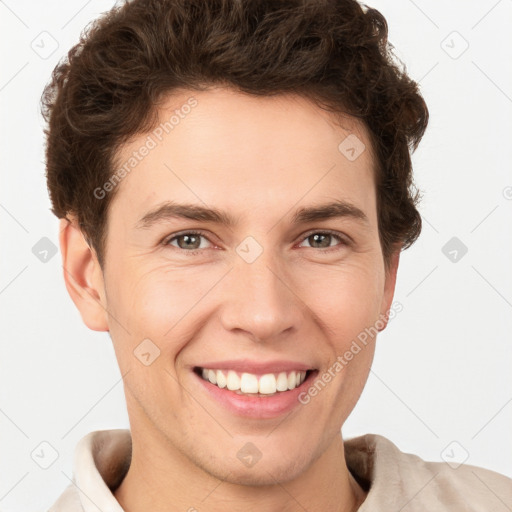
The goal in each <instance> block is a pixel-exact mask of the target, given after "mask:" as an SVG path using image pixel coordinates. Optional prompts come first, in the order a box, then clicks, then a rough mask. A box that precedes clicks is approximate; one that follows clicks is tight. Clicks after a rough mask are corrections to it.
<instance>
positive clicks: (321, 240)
mask: <svg viewBox="0 0 512 512" xmlns="http://www.w3.org/2000/svg"><path fill="white" fill-rule="evenodd" d="M303 240H304V241H308V243H309V244H310V246H311V247H312V248H313V249H329V248H331V247H337V246H347V245H349V244H350V243H349V241H348V240H346V239H345V238H344V237H342V236H341V235H340V234H338V233H335V232H333V231H315V232H312V233H308V234H306V236H305V238H303ZM333 240H337V241H338V242H339V243H338V244H336V245H334V246H333V245H331V242H332V241H333ZM299 247H300V246H299ZM324 252H330V251H324Z"/></svg>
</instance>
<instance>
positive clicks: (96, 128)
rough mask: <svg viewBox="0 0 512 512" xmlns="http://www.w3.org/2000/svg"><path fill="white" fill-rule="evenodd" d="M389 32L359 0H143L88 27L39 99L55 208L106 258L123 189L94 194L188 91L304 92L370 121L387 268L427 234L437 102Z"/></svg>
mask: <svg viewBox="0 0 512 512" xmlns="http://www.w3.org/2000/svg"><path fill="white" fill-rule="evenodd" d="M393 51H394V47H393V46H392V45H391V43H389V41H388V27H387V22H386V20H385V18H384V17H383V16H382V14H381V13H380V12H379V11H377V10H375V9H372V8H369V7H367V6H366V5H360V4H359V3H358V2H357V1H356V0H315V1H311V0H309V1H308V0H280V1H275V0H207V1H205V0H132V1H129V2H128V1H125V3H124V4H122V5H116V6H114V7H113V8H112V9H111V10H110V11H108V12H106V13H103V14H102V15H101V16H100V17H99V18H98V19H96V20H95V21H94V22H92V23H91V24H89V25H88V26H87V27H86V28H85V29H84V31H83V32H82V34H81V36H80V41H79V42H78V44H76V45H75V46H74V47H73V48H72V49H71V50H70V51H69V52H68V54H67V56H65V57H64V58H63V59H62V60H61V61H60V62H59V64H58V65H57V66H56V67H55V69H54V70H53V73H52V76H51V80H50V81H49V83H48V84H47V85H46V87H45V89H44V91H43V94H42V97H41V112H42V115H43V117H44V120H45V122H46V126H45V136H46V148H45V149H46V178H47V185H48V190H49V194H50V199H51V203H52V212H53V213H54V214H55V215H56V216H57V217H59V218H64V217H67V215H68V214H70V213H71V214H73V215H75V216H76V218H77V219H78V222H79V225H80V228H81V230H82V233H83V234H84V236H85V238H86V240H87V241H88V243H89V244H90V245H91V247H93V248H94V249H95V251H96V254H97V257H98V261H99V263H100V265H101V266H102V267H103V263H104V256H105V254H104V249H105V240H106V220H107V213H108V207H109V204H110V203H111V201H112V198H113V197H114V194H115V192H116V189H114V190H113V191H112V192H110V193H109V194H108V195H107V196H106V197H104V198H103V199H101V200H100V199H98V198H97V197H96V195H95V194H94V192H93V191H94V189H95V188H96V187H98V185H99V184H101V183H105V182H106V181H108V179H109V177H110V176H112V173H113V171H114V169H113V167H114V164H115V157H116V151H117V150H118V149H119V148H120V147H121V145H122V144H123V143H124V142H127V141H128V140H129V139H130V138H132V137H133V136H135V135H137V134H141V133H146V132H148V131H150V130H152V129H153V128H154V127H155V126H156V124H157V123H158V104H159V101H160V100H161V99H162V98H164V97H165V95H168V94H170V93H172V92H173V91H176V90H178V89H182V90H192V91H194V90H197V91H200V90H207V89H208V88H209V87H212V86H218V85H221V86H228V87H231V88H233V89H235V90H237V91H240V92H245V93H248V94H253V95H260V96H270V95H275V94H282V93H285V94H286V93H292V94H298V95H302V96H303V97H306V98H308V99H310V100H313V101H314V102H315V104H316V105H318V106H319V107H321V108H324V109H327V110H329V111H330V112H332V113H334V114H336V113H339V114H349V115H352V116H354V117H356V118H358V119H359V120H361V121H362V122H363V123H364V124H365V126H366V128H367V129H368V133H369V137H370V142H371V149H372V154H373V155H374V159H375V160H376V161H375V164H374V169H373V172H374V176H375V184H376V191H377V192H376V194H377V197H376V200H377V212H378V229H379V238H380V243H381V248H382V253H383V257H384V261H385V263H386V266H388V264H389V258H390V255H391V252H392V251H393V250H394V249H395V248H396V247H395V244H399V245H400V246H401V248H402V249H406V248H408V247H409V246H410V245H411V244H412V243H414V242H415V241H416V239H417V238H418V236H419V234H420V232H421V227H422V224H421V216H420V214H419V212H418V210H417V208H416V207H417V205H418V202H419V200H420V199H421V195H420V192H419V191H418V190H417V189H416V187H415V185H414V182H413V177H412V163H411V153H412V152H413V151H414V150H415V149H416V148H417V146H418V144H419V142H420V140H421V138H422V137H423V134H424V132H425V129H426V127H427V124H428V117H429V113H428V109H427V106H426V104H425V101H424V99H423V97H422V96H421V94H420V93H419V88H418V84H417V83H416V82H414V81H413V80H411V79H410V78H409V77H408V76H407V74H406V69H405V65H404V64H403V63H402V62H401V61H399V59H397V58H396V56H395V55H394V53H393Z"/></svg>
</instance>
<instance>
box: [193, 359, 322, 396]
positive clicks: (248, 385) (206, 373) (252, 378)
mask: <svg viewBox="0 0 512 512" xmlns="http://www.w3.org/2000/svg"><path fill="white" fill-rule="evenodd" d="M194 373H195V374H196V375H198V376H199V377H200V378H202V379H203V380H205V381H207V382H210V383H211V384H213V385H214V386H217V387H218V388H220V389H227V390H229V391H232V392H233V393H236V394H237V395H246V396H259V397H264V396H274V395H277V394H280V393H285V392H286V391H291V390H292V389H295V388H297V387H299V386H301V385H302V384H303V383H304V382H305V381H306V380H309V379H311V377H312V375H313V374H316V373H318V372H317V370H314V369H309V370H306V371H304V370H302V371H300V370H293V371H286V372H285V371H283V372H278V373H266V374H262V375H257V374H253V373H246V372H243V373H241V372H236V371H234V370H217V369H213V368H202V367H200V366H196V367H194Z"/></svg>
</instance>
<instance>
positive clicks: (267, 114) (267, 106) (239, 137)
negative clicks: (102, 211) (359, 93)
mask: <svg viewBox="0 0 512 512" xmlns="http://www.w3.org/2000/svg"><path fill="white" fill-rule="evenodd" d="M158 114H159V119H158V123H157V125H156V126H155V128H153V129H152V130H151V131H149V132H147V133H144V134H139V135H137V136H136V137H134V138H133V139H132V140H131V141H130V142H129V143H127V144H125V145H124V146H123V147H122V148H120V150H119V151H118V154H117V161H116V167H115V168H121V167H123V166H124V168H125V170H127V171H128V172H126V173H124V174H126V177H124V178H123V179H122V180H120V182H119V184H118V185H117V187H119V188H118V190H116V195H115V197H114V201H113V205H114V204H115V203H119V206H118V208H122V209H123V210H124V215H127V216H132V215H134V214H135V212H140V210H143V209H148V208H150V207H152V206H155V205H156V204H158V203H161V202H163V201H166V200H169V199H171V200H174V201H177V200H182V201H183V202H188V203H191V202H195V203H197V204H201V203H202V204H211V205H218V206H221V207H222V208H226V209H231V210H232V211H236V212H237V213H238V212H243V211H245V212H248V214H250V212H253V213H254V212H260V213H261V214H263V212H264V210H265V209H269V208H270V209H272V208H274V207H279V208H280V209H281V210H282V209H283V208H286V207H290V206H292V205H293V204H297V203H299V202H301V200H302V199H303V201H302V202H305V203H314V202H318V201H317V200H325V199H343V198H344V199H353V200H354V199H355V202H357V203H358V206H359V207H360V208H361V209H363V210H366V211H367V215H368V216H369V217H371V216H372V213H373V212H372V210H374V204H373V203H374V201H375V196H374V180H373V157H372V151H371V147H370V141H369V138H368V136H367V131H366V128H365V126H364V125H363V124H362V123H360V122H359V121H358V120H357V119H355V118H352V117H350V116H344V117H342V118H340V117H338V116H336V117H335V116H334V115H333V114H331V113H329V112H327V111H325V110H323V109H320V108H319V107H317V106H316V105H315V104H314V103H312V102H311V101H309V100H307V99H306V98H303V97H301V96H297V95H291V94H286V95H277V96H262V97H260V96H251V95H247V94H244V93H239V92H236V91H233V90H231V89H227V88H220V87H219V88H213V89H210V90H207V91H200V92H198V91H181V92H180V93H176V94H173V95H172V96H168V97H167V98H166V99H165V101H163V102H162V103H161V106H160V109H159V111H158ZM144 146H146V147H147V148H149V149H146V150H143V149H144ZM347 149H348V150H349V152H348V153H347ZM142 150H143V151H142ZM141 153H144V155H143V156H141ZM354 154H355V158H354ZM130 161H131V163H132V164H133V165H132V166H131V167H130V166H129V165H127V163H128V162H130ZM263 198H264V200H265V204H262V199H263ZM352 202H354V201H352ZM113 205H112V206H113Z"/></svg>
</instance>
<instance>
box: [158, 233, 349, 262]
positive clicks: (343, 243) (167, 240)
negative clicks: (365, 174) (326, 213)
mask: <svg viewBox="0 0 512 512" xmlns="http://www.w3.org/2000/svg"><path fill="white" fill-rule="evenodd" d="M317 234H321V235H330V236H332V237H334V238H336V239H337V240H338V241H339V242H340V243H339V244H338V245H336V246H334V247H329V248H325V249H318V250H319V251H321V252H324V253H326V252H327V253H330V252H333V251H336V250H339V247H340V246H343V247H348V246H350V245H351V241H350V240H348V239H347V237H343V236H342V235H341V234H340V233H338V232H336V231H331V230H329V229H325V230H317V231H310V232H308V233H306V234H304V235H302V238H301V243H302V242H303V241H304V240H307V239H308V238H309V237H311V236H313V235H317ZM185 235H195V236H202V237H203V238H206V240H208V241H209V242H210V240H209V238H208V237H207V236H206V235H205V233H204V232H202V231H195V230H191V231H182V232H181V233H176V234H173V235H171V236H170V237H166V238H165V239H164V240H163V241H162V245H163V246H164V247H169V246H170V247H172V248H173V249H177V250H178V251H182V252H185V253H187V254H189V255H190V256H194V255H196V254H198V253H200V252H201V251H204V250H205V249H194V250H191V251H187V250H186V249H181V248H180V247H174V246H171V245H170V243H171V242H172V241H173V240H175V239H177V238H180V237H182V236H185ZM210 243H211V242H210ZM311 249H316V247H311Z"/></svg>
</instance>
